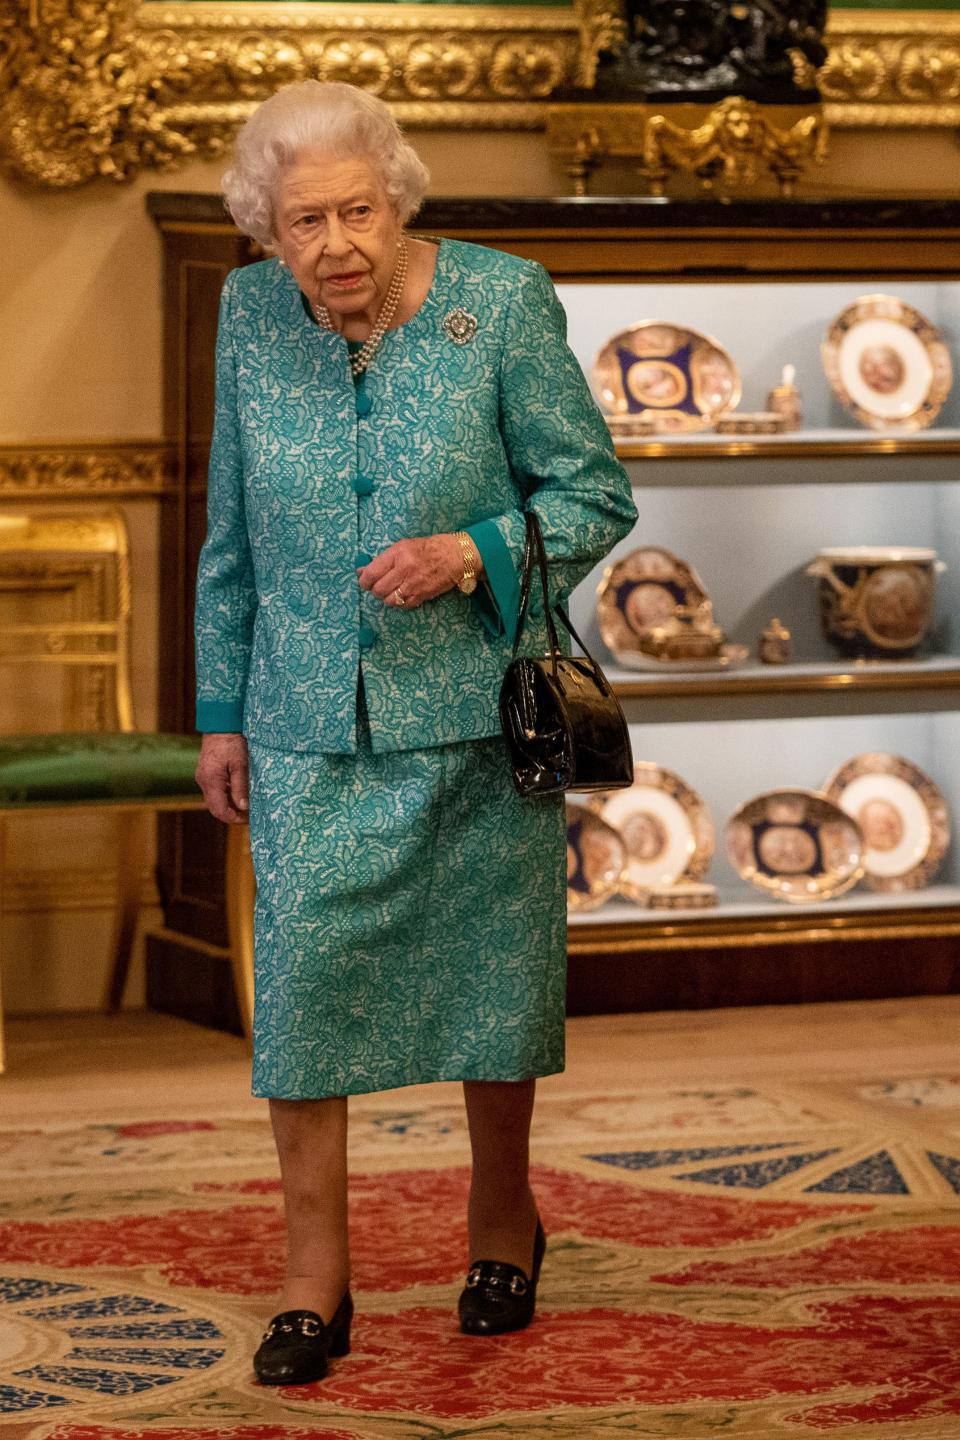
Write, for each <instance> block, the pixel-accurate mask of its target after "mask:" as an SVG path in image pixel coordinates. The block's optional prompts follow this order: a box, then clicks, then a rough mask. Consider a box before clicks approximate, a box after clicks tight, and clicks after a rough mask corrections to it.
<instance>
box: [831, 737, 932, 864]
mask: <svg viewBox="0 0 960 1440" xmlns="http://www.w3.org/2000/svg"><path fill="white" fill-rule="evenodd" d="M823 788H824V793H825V794H827V795H829V797H830V799H831V800H833V801H835V802H836V804H838V805H839V806H840V808H841V809H842V810H845V811H846V813H847V814H848V815H852V816H853V817H854V819H855V820H856V821H857V823H858V824H859V826H860V829H861V830H862V831H863V836H864V840H865V842H866V848H865V850H864V854H863V863H864V876H863V880H864V884H865V885H867V886H868V887H869V888H870V889H871V890H883V891H888V892H895V891H898V890H922V889H923V887H924V886H925V885H928V884H929V883H930V881H931V879H932V878H933V876H934V874H935V873H936V871H937V869H938V868H939V865H940V862H941V861H942V859H943V857H944V855H945V853H946V850H947V846H948V845H949V844H950V816H949V812H948V810H947V802H946V800H944V798H943V796H942V795H941V793H940V791H939V790H938V789H937V787H936V785H934V783H933V781H932V780H931V779H930V777H929V776H928V775H925V774H924V773H923V771H922V770H921V769H920V767H919V765H914V764H912V763H911V761H909V760H903V759H901V758H900V756H899V755H885V754H875V755H855V756H854V757H853V759H852V760H848V761H847V762H846V764H845V765H841V766H840V768H839V769H838V770H835V771H834V773H833V774H832V775H831V776H830V779H829V780H828V781H827V783H826V785H825V786H824V787H823Z"/></svg>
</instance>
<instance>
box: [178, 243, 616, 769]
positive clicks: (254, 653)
mask: <svg viewBox="0 0 960 1440" xmlns="http://www.w3.org/2000/svg"><path fill="white" fill-rule="evenodd" d="M456 310H464V311H466V312H467V313H468V314H469V315H470V316H473V317H475V319H476V330H475V332H474V333H473V335H472V337H471V338H469V339H467V340H466V342H465V343H459V344H458V343H456V341H455V340H454V338H453V337H452V334H451V333H448V331H450V332H454V333H455V331H456V327H455V326H453V325H450V326H448V327H445V325H444V321H445V319H447V317H449V316H450V315H451V313H452V312H453V311H456ZM468 328H469V327H468ZM565 337H566V320H565V316H564V312H563V309H562V307H561V305H560V302H559V300H558V299H557V296H556V293H555V291H554V289H553V286H552V284H551V282H550V279H549V277H548V275H547V273H546V271H545V270H543V268H542V267H541V266H539V265H537V264H535V263H533V262H532V261H527V260H521V259H518V258H517V257H515V256H512V255H506V254H504V253H502V252H500V251H496V250H490V249H486V248H484V247H483V246H478V245H468V244H465V243H462V242H460V241H454V240H442V241H441V242H440V250H439V253H438V256H437V267H436V273H435V276H434V280H433V284H432V286H431V289H430V291H429V293H428V295H427V297H426V299H425V301H424V303H423V305H422V306H421V308H420V310H419V311H418V312H417V314H416V315H415V316H414V317H413V319H412V320H410V321H409V322H408V323H407V324H405V325H402V326H400V327H399V328H398V329H395V330H390V331H388V332H387V334H386V335H385V337H384V340H383V343H382V346H381V348H380V350H379V351H378V353H377V355H376V357H375V359H374V361H373V363H372V364H371V366H370V369H369V371H368V372H367V374H366V376H365V377H364V379H363V381H362V382H361V383H360V384H359V385H358V386H355V385H354V380H353V377H352V374H351V371H350V368H349V364H348V351H347V344H346V342H345V341H344V340H343V338H342V337H341V336H339V335H337V334H335V333H333V332H332V331H328V330H326V329H322V328H320V327H319V326H318V325H316V324H315V323H314V321H313V320H312V318H311V317H310V315H309V314H308V312H307V309H306V307H305V305H304V303H303V298H302V296H301V293H300V290H299V288H298V287H297V284H296V281H295V280H294V279H293V278H292V276H291V275H290V273H289V271H287V270H285V269H283V268H282V267H281V266H280V264H279V263H278V262H277V261H276V260H265V261H262V262H259V263H257V264H254V265H249V266H246V267H244V268H242V269H240V270H234V271H232V272H231V274H230V275H228V277H227V280H226V283H225V285H224V288H223V294H222V297H221V302H220V323H219V330H218V335H217V360H216V410H215V421H214V432H213V442H212V448H211V454H210V477H209V497H208V508H209V518H208V528H207V538H206V541H205V543H204V546H203V551H202V553H201V557H200V566H199V573H198V577H197V605H196V641H197V696H198V700H197V728H198V729H199V730H202V731H239V730H243V732H244V733H245V734H246V735H247V736H248V737H249V738H250V739H251V740H253V741H255V742H256V743H258V744H261V745H266V746H270V747H272V748H274V749H281V750H286V751H295V750H304V751H322V752H327V753H340V754H352V753H354V752H355V751H356V707H357V672H358V666H360V665H362V673H363V687H364V692H365V697H366V703H367V711H368V715H369V722H370V735H371V745H372V748H373V750H374V751H375V752H380V751H387V750H407V749H419V748H421V747H426V746H432V745H440V744H445V743H447V742H450V741H456V740H469V739H476V738H480V737H483V736H489V735H495V734H497V733H498V732H499V729H500V721H499V715H498V711H497V697H498V694H499V689H500V682H501V679H502V677H503V673H504V671H505V669H506V667H507V664H508V662H509V660H510V657H511V651H512V643H513V637H514V634H515V630H516V623H517V607H518V599H519V583H518V574H519V567H520V561H521V557H522V553H523V544H524V533H525V531H524V518H523V510H524V507H530V508H533V509H535V510H536V512H537V515H538V516H539V518H540V522H541V526H542V529H543V535H544V541H545V545H546V550H547V554H548V556H549V558H550V566H549V569H550V580H551V599H552V600H553V601H556V600H562V599H563V598H564V597H565V596H566V595H567V594H569V592H570V591H571V590H572V589H573V587H574V586H575V585H576V584H577V583H578V582H579V581H580V580H582V579H583V578H584V576H585V575H586V574H587V573H588V572H589V571H590V570H591V569H592V568H593V566H594V565H596V564H597V562H598V561H599V560H601V559H602V558H603V556H604V555H605V554H606V553H607V551H608V550H610V548H611V547H612V546H613V545H614V544H615V543H616V542H617V541H618V540H619V539H621V538H622V537H623V536H624V535H625V534H626V533H627V532H628V531H629V530H630V528H631V526H632V525H633V523H634V520H635V519H636V509H635V506H634V503H633V498H632V494H631V490H630V484H629V481H628V479H627V476H626V474H625V472H624V470H623V467H622V466H621V465H620V464H619V462H618V461H617V459H616V457H615V455H614V452H613V447H612V444H611V441H610V436H609V434H608V431H607V427H606V425H605V424H604V421H603V418H602V417H601V415H600V413H599V411H598V410H597V407H596V405H595V404H594V401H593V399H592V397H591V395H590V392H589V389H588V387H587V384H586V381H585V379H584V376H583V372H582V370H581V369H580V366H579V364H578V363H577V360H576V358H575V357H574V355H573V354H572V352H571V351H570V349H569V348H568V346H567V344H566V338H565ZM453 530H467V531H468V532H469V534H470V535H471V536H472V538H473V540H474V542H475V543H476V545H477V548H478V549H479V551H480V554H481V556H482V557H483V562H484V567H485V575H484V579H483V580H482V581H481V583H480V585H479V586H478V588H477V590H476V591H475V593H474V594H473V595H472V596H465V595H463V594H461V592H460V591H459V590H453V591H451V592H449V593H448V594H445V595H442V596H440V597H439V598H438V599H436V600H430V601H427V602H426V603H425V604H423V605H420V606H417V607H415V608H413V609H410V610H404V609H401V608H399V607H396V606H389V605H385V604H384V603H383V602H382V601H381V600H378V599H377V598H376V597H375V596H373V595H371V594H370V592H369V591H365V590H363V589H361V587H360V585H359V583H358V580H357V575H356V571H357V567H358V565H362V564H365V563H367V562H368V561H369V559H370V558H371V557H373V556H374V555H376V554H378V553H379V552H380V551H381V550H384V549H385V548H386V547H387V546H388V545H391V544H393V543H394V542H395V541H397V540H401V539H404V538H408V537H415V536H423V535H432V534H436V533H438V532H441V531H453ZM545 647H546V633H545V627H544V623H543V614H542V605H540V606H539V607H537V610H536V612H535V613H534V615H533V617H532V618H528V620H527V624H526V626H525V629H524V634H523V640H522V650H523V651H524V652H527V653H542V651H543V650H544V649H545Z"/></svg>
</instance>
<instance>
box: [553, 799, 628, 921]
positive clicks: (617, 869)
mask: <svg viewBox="0 0 960 1440" xmlns="http://www.w3.org/2000/svg"><path fill="white" fill-rule="evenodd" d="M566 804H567V906H568V908H569V909H570V910H595V909H596V908H597V906H598V905H602V904H603V902H604V901H605V900H609V899H610V896H611V895H615V894H616V893H617V890H618V889H619V888H620V880H621V877H622V875H623V871H624V867H625V865H626V861H627V853H626V849H625V847H624V843H623V840H622V839H621V837H620V836H619V835H618V834H617V832H616V830H614V829H613V827H612V826H610V825H608V824H607V823H606V821H605V820H603V819H602V818H601V817H600V816H599V815H598V814H597V813H596V812H595V811H594V810H588V809H587V807H586V805H575V804H574V803H573V802H572V801H570V800H568V801H567V802H566Z"/></svg>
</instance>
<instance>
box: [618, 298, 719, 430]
mask: <svg viewBox="0 0 960 1440" xmlns="http://www.w3.org/2000/svg"><path fill="white" fill-rule="evenodd" d="M592 379H593V387H594V392H595V394H596V396H597V399H598V400H599V402H600V404H601V406H602V407H603V409H604V411H605V412H606V413H607V414H608V415H609V416H612V417H614V418H615V419H616V420H617V422H618V424H617V429H618V432H619V431H620V430H621V429H622V424H623V417H625V416H630V417H634V418H635V419H636V420H637V422H638V424H639V426H640V427H641V428H642V429H644V430H646V432H647V433H649V427H650V426H651V425H652V426H653V427H654V430H655V431H656V432H661V431H688V430H708V429H709V428H710V426H711V425H712V424H713V423H714V421H715V420H716V419H717V418H718V417H719V416H721V415H725V414H726V413H727V411H729V410H734V409H736V406H737V404H738V402H739V400H740V395H741V382H740V372H739V370H738V369H737V367H736V365H735V364H734V362H733V360H732V359H731V357H730V356H729V355H728V354H727V352H726V350H724V349H723V347H722V346H720V345H718V344H717V342H716V340H712V339H711V338H710V336H709V335H702V334H701V333H700V332H699V330H689V329H687V328H686V326H683V325H671V324H669V323H668V322H667V321H664V320H641V321H640V322H639V323H638V324H636V325H631V326H630V328H629V329H628V330H621V331H620V333H619V334H617V335H614V336H613V337H612V338H611V339H610V340H608V341H607V343H606V345H604V347H603V349H602V350H601V351H600V353H599V354H598V355H597V358H596V360H595V361H594V362H593V371H592Z"/></svg>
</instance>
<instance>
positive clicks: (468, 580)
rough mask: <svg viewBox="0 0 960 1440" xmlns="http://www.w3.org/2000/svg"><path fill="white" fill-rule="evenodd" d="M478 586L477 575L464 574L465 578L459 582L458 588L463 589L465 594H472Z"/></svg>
mask: <svg viewBox="0 0 960 1440" xmlns="http://www.w3.org/2000/svg"><path fill="white" fill-rule="evenodd" d="M476 588H477V577H476V575H464V577H463V579H462V580H459V581H458V582H457V589H458V590H460V591H462V592H463V594H464V595H472V594H473V592H474V590H476Z"/></svg>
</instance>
